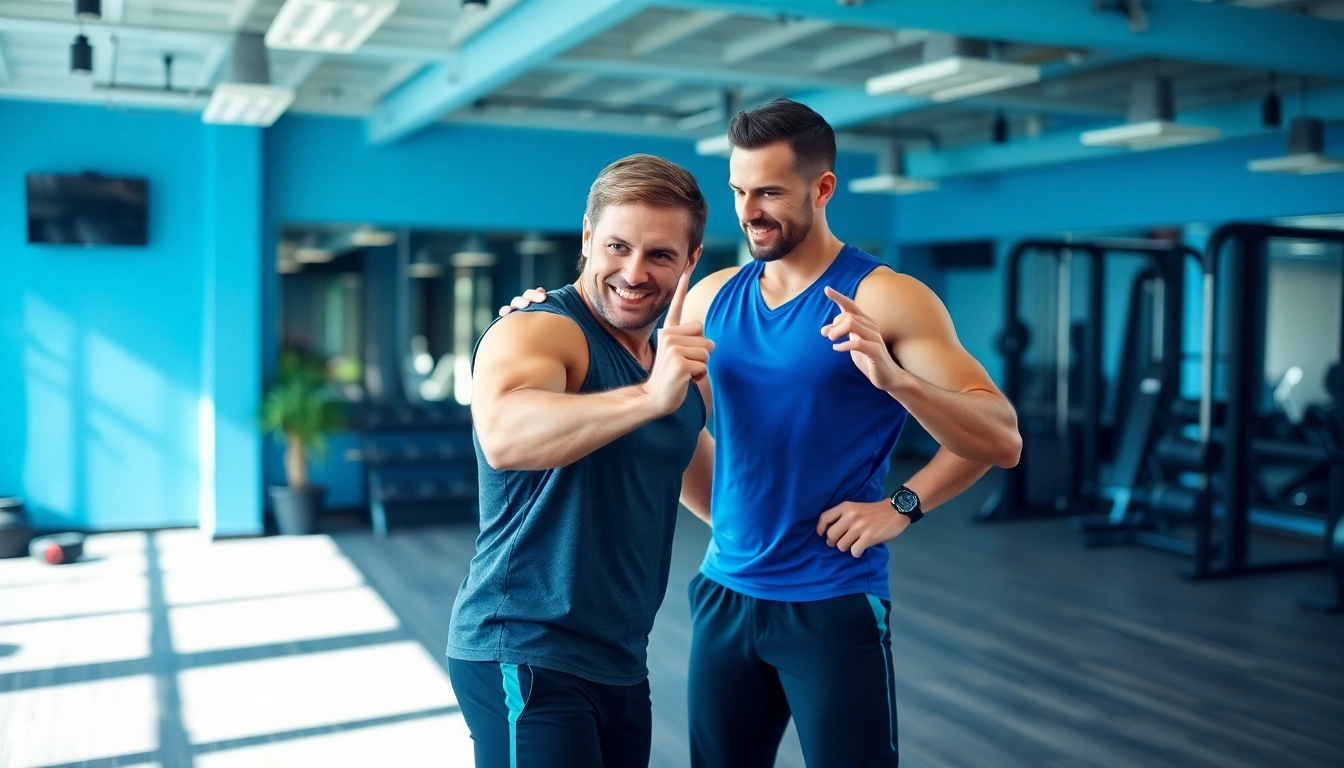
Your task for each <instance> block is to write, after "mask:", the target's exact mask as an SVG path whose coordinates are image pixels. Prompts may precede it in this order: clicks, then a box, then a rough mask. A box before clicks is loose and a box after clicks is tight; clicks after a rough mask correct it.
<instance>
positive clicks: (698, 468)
mask: <svg viewBox="0 0 1344 768" xmlns="http://www.w3.org/2000/svg"><path fill="white" fill-rule="evenodd" d="M713 489H714V438H712V437H710V436H709V432H708V431H706V430H703V429H702V430H700V438H699V440H698V442H697V443H696V446H695V455H694V456H692V457H691V463H690V465H689V466H687V467H686V471H685V472H684V473H683V474H682V476H681V505H682V506H683V507H686V508H687V509H689V510H690V511H691V514H693V515H695V516H696V517H698V518H700V519H701V520H704V521H705V522H706V523H709V522H710V519H709V500H710V497H711V495H712V493H713Z"/></svg>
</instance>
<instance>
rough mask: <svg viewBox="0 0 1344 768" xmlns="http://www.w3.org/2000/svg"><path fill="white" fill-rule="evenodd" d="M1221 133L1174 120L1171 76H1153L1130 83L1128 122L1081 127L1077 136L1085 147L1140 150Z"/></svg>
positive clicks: (1212, 138)
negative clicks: (1094, 127) (1109, 125)
mask: <svg viewBox="0 0 1344 768" xmlns="http://www.w3.org/2000/svg"><path fill="white" fill-rule="evenodd" d="M1222 135H1223V134H1222V131H1220V130H1218V129H1217V128H1206V127H1203V126H1198V125H1180V124H1178V123H1177V122H1176V106H1175V99H1174V97H1173V96H1172V90H1171V80H1169V79H1167V78H1165V77H1154V78H1148V79H1145V80H1139V81H1136V82H1135V83H1134V84H1133V85H1132V86H1130V90H1129V122H1128V123H1126V124H1125V125H1117V126H1115V127H1114V128H1100V129H1097V130H1095V131H1084V132H1083V133H1082V134H1080V135H1079V137H1078V138H1079V139H1080V140H1081V141H1082V142H1083V144H1085V145H1087V146H1089V147H1127V148H1129V149H1132V150H1136V151H1141V150H1147V149H1161V148H1163V147H1175V146H1180V145H1183V144H1199V143H1202V142H1206V141H1216V140H1217V139H1218V138H1219V137H1220V136H1222Z"/></svg>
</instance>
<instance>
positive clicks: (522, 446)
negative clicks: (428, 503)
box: [473, 386, 654, 470]
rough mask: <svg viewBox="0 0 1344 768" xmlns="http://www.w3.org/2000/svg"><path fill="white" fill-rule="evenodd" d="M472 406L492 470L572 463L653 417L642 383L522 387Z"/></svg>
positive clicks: (479, 436) (545, 466) (538, 467)
mask: <svg viewBox="0 0 1344 768" xmlns="http://www.w3.org/2000/svg"><path fill="white" fill-rule="evenodd" d="M482 411H484V412H477V411H475V410H473V418H474V419H475V420H476V434H477V438H478V439H479V440H480V442H481V448H482V450H483V451H484V453H485V457H486V461H487V462H488V463H489V464H490V466H492V467H494V468H495V469H521V470H531V469H554V468H555V467H563V466H566V465H568V464H572V463H574V462H576V461H578V460H579V459H581V458H583V457H584V456H587V455H588V454H590V453H592V452H593V451H595V450H597V449H598V448H601V447H602V446H604V445H606V444H607V443H610V442H611V441H612V440H615V439H616V438H618V437H620V436H621V435H624V434H626V433H628V432H631V431H633V430H635V429H636V428H638V427H639V426H641V425H643V424H645V423H647V422H649V421H652V420H653V418H654V414H652V413H651V411H650V406H649V403H648V397H647V396H646V394H645V392H644V390H643V388H642V387H640V386H631V387H622V388H620V389H613V390H610V391H608V392H599V393H596V394H585V395H578V394H572V393H563V392H548V391H545V390H540V389H521V390H517V391H514V392H509V393H507V394H505V395H502V396H500V397H499V398H497V399H496V400H495V401H494V402H493V403H491V404H490V405H489V407H488V408H484V409H482Z"/></svg>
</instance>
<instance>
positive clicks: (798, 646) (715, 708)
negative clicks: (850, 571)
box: [688, 575, 898, 768]
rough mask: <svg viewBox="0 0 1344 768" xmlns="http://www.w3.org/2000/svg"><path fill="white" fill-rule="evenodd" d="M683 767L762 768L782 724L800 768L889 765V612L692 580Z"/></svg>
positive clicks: (892, 741)
mask: <svg viewBox="0 0 1344 768" xmlns="http://www.w3.org/2000/svg"><path fill="white" fill-rule="evenodd" d="M688 591H689V592H690V598H691V616H692V625H693V629H692V636H691V661H690V691H689V702H690V722H691V765H692V766H694V768H770V767H771V766H773V765H774V764H775V753H776V752H777V751H778V749H779V741H780V738H781V737H782V736H783V735H784V729H785V728H786V727H787V726H788V724H789V717H790V715H792V717H793V719H794V723H795V725H796V726H797V729H798V739H799V741H800V742H801V743H802V747H803V758H804V759H805V760H806V761H807V766H808V768H868V767H870V766H871V767H872V768H877V767H878V766H880V767H881V768H891V767H892V766H895V765H896V764H897V761H898V753H897V749H896V694H895V683H894V679H893V677H892V670H891V629H890V621H889V620H888V614H889V613H890V609H891V604H890V603H889V602H887V601H885V600H880V599H878V598H876V597H872V596H870V595H845V596H843V597H835V598H830V599H827V600H816V601H812V602H801V603H788V602H780V601H775V600H760V599H757V598H754V597H748V596H746V595H743V594H741V593H740V592H734V591H733V590H731V589H728V588H727V587H724V586H723V585H721V584H719V583H717V582H715V581H712V580H710V579H707V578H705V577H704V576H703V575H697V576H696V577H695V579H693V580H692V581H691V585H690V587H689V590H688Z"/></svg>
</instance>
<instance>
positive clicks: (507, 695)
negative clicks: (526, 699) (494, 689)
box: [499, 664, 523, 768]
mask: <svg viewBox="0 0 1344 768" xmlns="http://www.w3.org/2000/svg"><path fill="white" fill-rule="evenodd" d="M499 671H500V672H501V673H503V676H504V705H505V706H507V707H508V708H509V768H518V718H519V717H520V716H521V715H522V714H523V688H522V686H521V685H519V684H518V665H517V664H500V665H499Z"/></svg>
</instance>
